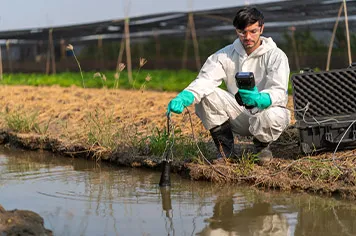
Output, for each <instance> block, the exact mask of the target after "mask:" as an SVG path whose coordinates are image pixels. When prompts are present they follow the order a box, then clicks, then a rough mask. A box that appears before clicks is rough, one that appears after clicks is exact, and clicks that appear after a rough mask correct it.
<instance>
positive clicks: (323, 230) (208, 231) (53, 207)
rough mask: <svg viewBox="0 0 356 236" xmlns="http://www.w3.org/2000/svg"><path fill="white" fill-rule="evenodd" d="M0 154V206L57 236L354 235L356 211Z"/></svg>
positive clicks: (322, 201) (325, 201)
mask: <svg viewBox="0 0 356 236" xmlns="http://www.w3.org/2000/svg"><path fill="white" fill-rule="evenodd" d="M171 177H172V181H171V182H172V187H171V188H159V187H158V181H159V179H160V173H159V172H153V171H148V170H142V169H131V168H118V167H115V166H110V165H107V164H104V163H96V162H93V161H86V160H78V159H72V158H63V157H59V156H56V155H53V154H50V153H45V152H28V151H27V152H26V151H21V150H11V149H8V148H4V147H0V192H1V194H0V204H2V205H3V206H4V207H5V208H6V209H14V208H18V209H28V210H32V211H35V212H37V213H39V214H40V215H41V216H42V217H43V218H44V220H45V226H46V227H47V228H49V229H51V230H53V231H54V233H55V235H356V228H355V227H356V226H354V219H355V217H356V205H355V204H354V203H353V202H346V201H338V200H335V199H332V198H321V197H317V196H312V195H306V194H295V193H294V194H288V193H282V192H261V191H256V190H253V189H250V188H240V187H237V186H228V185H225V186H221V185H216V184H211V183H205V182H192V181H189V180H185V179H182V178H180V177H179V176H176V175H172V176H171Z"/></svg>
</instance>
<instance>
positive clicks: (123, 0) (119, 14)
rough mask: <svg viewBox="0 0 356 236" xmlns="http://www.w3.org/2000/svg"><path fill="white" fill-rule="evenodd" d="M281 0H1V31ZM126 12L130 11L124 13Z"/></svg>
mask: <svg viewBox="0 0 356 236" xmlns="http://www.w3.org/2000/svg"><path fill="white" fill-rule="evenodd" d="M273 1H279V0H1V11H0V31H7V30H20V29H36V28H44V27H58V26H67V25H73V24H82V23H92V22H96V21H105V20H113V19H122V18H124V17H125V16H127V15H128V16H131V17H135V16H143V15H151V14H156V13H164V12H177V11H190V10H193V11H196V10H207V9H214V8H223V7H237V6H243V5H247V4H250V5H253V4H259V3H265V2H273ZM125 9H127V10H125Z"/></svg>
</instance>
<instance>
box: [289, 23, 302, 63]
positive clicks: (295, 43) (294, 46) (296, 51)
mask: <svg viewBox="0 0 356 236" xmlns="http://www.w3.org/2000/svg"><path fill="white" fill-rule="evenodd" d="M289 30H290V31H291V32H292V45H293V51H294V57H295V66H296V67H297V70H299V69H300V64H299V55H298V49H297V42H296V41H295V35H294V32H295V30H296V28H295V27H294V26H292V27H289Z"/></svg>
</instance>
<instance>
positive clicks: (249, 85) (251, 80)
mask: <svg viewBox="0 0 356 236" xmlns="http://www.w3.org/2000/svg"><path fill="white" fill-rule="evenodd" d="M235 80H236V86H237V87H238V88H239V89H247V90H252V89H253V88H254V87H255V76H254V74H253V73H252V72H237V73H236V75H235ZM235 99H236V101H237V103H238V104H239V105H240V106H244V107H246V108H247V109H252V108H253V106H249V105H245V104H244V103H243V101H242V99H241V96H240V94H239V92H237V93H236V94H235Z"/></svg>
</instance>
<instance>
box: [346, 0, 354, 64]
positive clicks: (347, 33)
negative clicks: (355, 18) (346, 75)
mask: <svg viewBox="0 0 356 236" xmlns="http://www.w3.org/2000/svg"><path fill="white" fill-rule="evenodd" d="M344 14H345V26H346V40H347V53H348V56H349V65H351V64H352V56H351V44H350V33H349V20H348V17H347V7H346V0H344Z"/></svg>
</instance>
